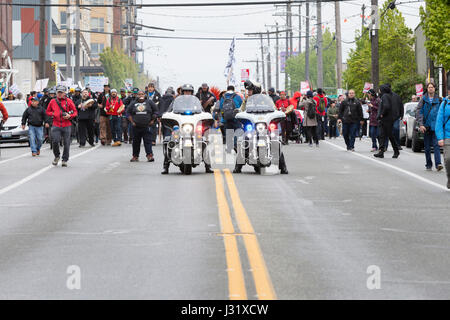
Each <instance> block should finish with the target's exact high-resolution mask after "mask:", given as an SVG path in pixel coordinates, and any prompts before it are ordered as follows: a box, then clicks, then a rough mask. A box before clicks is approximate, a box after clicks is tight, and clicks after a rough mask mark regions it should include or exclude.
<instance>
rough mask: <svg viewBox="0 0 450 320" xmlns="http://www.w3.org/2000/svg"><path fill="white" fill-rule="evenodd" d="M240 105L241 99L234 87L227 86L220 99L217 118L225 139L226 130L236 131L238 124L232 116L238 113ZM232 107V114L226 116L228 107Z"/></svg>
mask: <svg viewBox="0 0 450 320" xmlns="http://www.w3.org/2000/svg"><path fill="white" fill-rule="evenodd" d="M241 105H242V98H241V97H240V96H239V95H238V94H237V93H236V92H235V88H234V86H231V85H230V86H228V87H227V92H225V94H224V95H223V97H222V98H221V99H220V104H219V112H218V118H219V119H220V123H221V126H222V135H223V137H224V139H225V137H226V132H227V130H229V129H230V130H233V131H235V130H237V129H239V128H240V123H239V122H238V121H237V120H236V118H235V117H234V115H235V114H236V113H238V112H239V109H240V108H241ZM230 106H233V108H234V110H233V111H234V112H233V114H230V115H228V107H230Z"/></svg>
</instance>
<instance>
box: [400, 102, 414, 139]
mask: <svg viewBox="0 0 450 320" xmlns="http://www.w3.org/2000/svg"><path fill="white" fill-rule="evenodd" d="M417 104H418V102H408V103H405V106H404V110H405V114H404V115H403V119H402V121H401V122H400V142H401V144H402V145H406V147H407V148H411V144H412V140H413V134H414V126H415V124H416V107H417Z"/></svg>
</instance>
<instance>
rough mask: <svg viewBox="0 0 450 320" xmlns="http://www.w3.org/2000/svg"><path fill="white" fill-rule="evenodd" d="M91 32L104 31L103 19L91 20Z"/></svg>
mask: <svg viewBox="0 0 450 320" xmlns="http://www.w3.org/2000/svg"><path fill="white" fill-rule="evenodd" d="M91 30H92V31H99V32H103V31H105V19H103V18H91Z"/></svg>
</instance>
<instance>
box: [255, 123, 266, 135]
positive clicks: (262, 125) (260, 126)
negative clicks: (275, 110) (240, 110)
mask: <svg viewBox="0 0 450 320" xmlns="http://www.w3.org/2000/svg"><path fill="white" fill-rule="evenodd" d="M265 130H266V124H265V123H258V124H256V131H258V133H263V132H264V131H265Z"/></svg>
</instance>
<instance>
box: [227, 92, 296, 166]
mask: <svg viewBox="0 0 450 320" xmlns="http://www.w3.org/2000/svg"><path fill="white" fill-rule="evenodd" d="M285 117H286V115H285V114H284V112H281V111H278V110H277V109H276V108H275V105H274V103H273V100H272V98H270V97H269V96H267V95H263V94H254V95H252V96H250V97H249V98H248V99H247V102H246V108H245V112H240V113H238V114H237V115H236V119H237V120H238V121H240V122H241V124H242V127H243V128H244V132H243V134H241V135H240V136H239V137H238V139H237V150H236V152H237V158H236V168H235V170H234V172H235V173H240V172H241V168H242V167H243V166H244V165H245V164H248V165H251V166H253V168H254V169H255V172H256V173H258V174H259V173H261V169H263V168H268V167H270V166H271V165H278V167H279V169H280V170H281V173H282V174H287V173H288V171H287V167H286V163H285V160H284V155H283V153H282V151H281V135H280V130H279V129H280V121H282V120H284V119H285Z"/></svg>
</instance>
